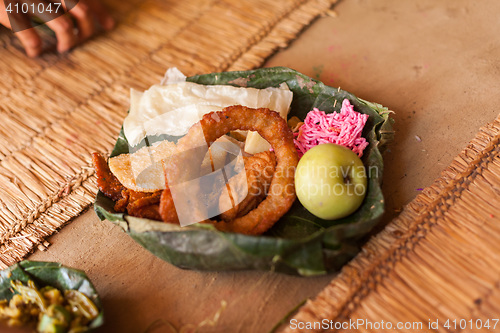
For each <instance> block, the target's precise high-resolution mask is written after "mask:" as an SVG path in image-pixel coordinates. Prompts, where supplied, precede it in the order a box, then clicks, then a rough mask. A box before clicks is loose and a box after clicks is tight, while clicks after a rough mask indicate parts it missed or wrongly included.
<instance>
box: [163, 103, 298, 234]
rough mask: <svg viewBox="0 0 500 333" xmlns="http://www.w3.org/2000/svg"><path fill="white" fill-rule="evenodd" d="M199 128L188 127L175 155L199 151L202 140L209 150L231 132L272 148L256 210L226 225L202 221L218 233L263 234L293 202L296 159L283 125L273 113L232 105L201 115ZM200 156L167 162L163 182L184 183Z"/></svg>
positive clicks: (280, 119) (218, 222) (198, 161)
mask: <svg viewBox="0 0 500 333" xmlns="http://www.w3.org/2000/svg"><path fill="white" fill-rule="evenodd" d="M199 125H200V126H198V125H195V126H193V127H191V129H190V130H189V132H188V133H187V135H186V136H184V137H183V138H181V139H180V140H179V141H178V143H177V147H178V149H179V150H178V151H179V152H182V151H186V150H189V149H192V148H193V147H199V145H200V143H204V141H203V140H205V141H206V143H207V144H208V146H210V145H211V144H212V143H213V142H215V140H217V139H218V138H219V137H221V136H222V135H224V134H226V133H228V132H230V131H234V130H249V131H256V132H258V133H259V134H260V135H261V136H262V137H263V138H264V139H265V140H267V141H268V142H269V144H270V145H271V147H272V148H273V150H274V153H275V155H276V161H277V164H276V169H275V173H274V176H273V179H272V181H271V184H270V188H269V192H268V195H267V197H266V198H265V199H264V200H263V201H262V202H261V203H260V204H259V206H258V207H257V208H255V209H253V210H252V211H250V212H249V213H248V214H246V215H244V216H242V217H239V218H236V219H235V220H233V221H230V222H225V221H213V220H209V221H205V222H210V223H213V224H214V226H215V227H216V228H217V229H218V230H221V231H228V232H237V233H243V234H250V235H258V234H262V233H264V232H265V231H267V230H268V229H269V228H270V227H271V226H273V224H274V223H276V222H277V221H278V220H279V219H280V218H281V217H282V216H283V215H284V214H285V213H286V212H287V211H288V210H289V209H290V207H291V206H292V204H293V202H294V201H295V198H296V195H295V186H294V174H295V168H296V166H297V163H298V157H297V152H296V150H295V146H294V144H293V135H292V132H291V131H290V129H289V127H288V125H287V123H286V121H285V120H284V119H283V118H281V117H280V115H279V114H278V113H277V112H275V111H271V110H269V109H266V108H260V109H252V108H247V107H244V106H241V105H234V106H229V107H227V108H224V109H223V110H222V111H219V112H211V113H208V114H206V115H204V116H203V118H202V120H201V121H200V123H199ZM207 149H208V147H207ZM203 156H204V154H191V156H190V157H189V158H187V159H186V158H184V159H183V158H178V159H176V160H173V161H171V162H170V165H169V167H168V168H167V179H170V180H175V181H178V182H182V181H185V180H188V177H189V174H191V175H192V174H193V173H191V171H195V170H194V169H195V168H196V167H197V166H199V165H200V164H201V159H202V157H203ZM198 159H199V160H198ZM183 175H188V176H185V177H183ZM196 208H197V207H193V209H196Z"/></svg>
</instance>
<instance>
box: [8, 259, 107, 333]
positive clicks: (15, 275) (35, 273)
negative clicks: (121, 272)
mask: <svg viewBox="0 0 500 333" xmlns="http://www.w3.org/2000/svg"><path fill="white" fill-rule="evenodd" d="M29 280H31V281H33V282H35V284H36V286H37V287H38V288H43V287H45V286H51V287H54V288H57V289H59V290H60V291H62V292H64V291H66V290H77V291H79V292H81V293H83V294H85V295H86V296H87V297H88V298H89V299H90V300H91V301H92V302H93V303H94V304H95V305H96V306H97V308H98V309H99V315H98V316H97V318H95V319H94V320H93V321H92V322H90V324H89V326H88V328H89V331H91V330H93V329H95V328H97V327H99V326H101V325H102V324H103V323H104V313H103V310H102V304H101V301H100V299H99V295H98V294H97V291H96V289H95V288H94V286H93V285H92V282H91V281H90V279H89V278H88V276H87V275H86V274H85V272H83V271H81V270H78V269H74V268H69V267H65V266H63V265H61V264H60V263H56V262H43V261H29V260H24V261H21V262H19V263H17V264H14V265H12V266H10V267H8V268H6V269H4V270H2V271H0V300H3V299H6V300H10V299H11V298H12V296H14V294H15V292H14V290H13V289H12V287H11V281H21V282H22V283H23V284H24V285H26V284H27V283H28V281H29Z"/></svg>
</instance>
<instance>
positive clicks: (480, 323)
mask: <svg viewBox="0 0 500 333" xmlns="http://www.w3.org/2000/svg"><path fill="white" fill-rule="evenodd" d="M498 321H499V319H487V320H481V319H476V320H473V319H469V320H465V319H454V320H451V319H448V320H447V321H446V322H445V323H444V325H443V327H444V328H447V329H449V330H456V329H462V330H465V329H470V330H473V329H481V328H483V329H487V330H490V329H491V330H494V329H496V327H497V324H498Z"/></svg>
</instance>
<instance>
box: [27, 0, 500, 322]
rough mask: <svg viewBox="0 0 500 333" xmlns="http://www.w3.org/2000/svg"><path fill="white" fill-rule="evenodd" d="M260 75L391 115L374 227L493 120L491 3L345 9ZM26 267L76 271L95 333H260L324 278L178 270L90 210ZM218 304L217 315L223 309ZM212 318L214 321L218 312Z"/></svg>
mask: <svg viewBox="0 0 500 333" xmlns="http://www.w3.org/2000/svg"><path fill="white" fill-rule="evenodd" d="M335 11H336V13H337V14H338V16H337V17H323V18H320V19H318V20H317V21H316V22H314V23H313V24H312V25H311V26H310V27H308V28H307V29H306V30H305V31H304V32H303V33H302V34H301V35H300V37H299V38H298V39H297V40H296V41H294V42H293V43H292V44H291V45H290V47H289V48H287V49H285V50H282V51H280V52H278V53H277V54H275V55H274V56H273V57H272V58H270V59H269V61H268V62H267V64H266V66H277V65H279V66H288V67H291V68H294V69H296V70H299V71H300V72H302V73H304V74H306V75H309V76H312V77H316V78H318V79H320V80H322V81H323V82H324V83H326V84H328V85H331V86H335V87H337V86H340V87H342V88H343V89H345V90H347V91H350V92H352V93H354V94H355V95H357V96H359V97H361V98H363V99H366V100H369V101H373V102H378V103H380V104H383V105H384V106H387V107H389V108H390V109H391V110H394V111H395V114H394V119H395V120H396V125H395V129H396V137H395V142H394V144H393V145H392V147H391V148H390V150H389V151H387V152H386V154H385V156H384V159H385V163H386V168H385V171H384V177H385V178H384V179H385V180H384V188H383V190H384V194H385V196H386V202H387V213H386V215H385V217H384V221H383V222H384V223H387V222H389V221H390V220H391V218H393V217H394V216H396V215H397V213H398V211H400V209H401V208H402V207H403V206H404V205H405V204H407V203H408V202H410V201H411V200H412V199H413V198H414V197H415V195H416V194H417V193H418V189H419V188H423V187H425V186H426V185H429V184H431V183H432V181H433V180H434V179H435V178H437V177H438V176H439V173H440V171H441V170H442V169H444V167H445V166H446V165H448V164H449V163H450V161H451V160H452V159H453V157H454V156H455V155H457V154H458V153H459V152H460V150H461V149H462V148H463V147H464V146H465V145H466V144H467V142H468V141H470V140H471V139H472V138H473V137H474V134H475V133H476V132H477V130H478V129H479V127H480V126H482V125H484V124H486V123H487V122H489V121H492V120H493V119H494V118H495V117H496V116H497V115H498V107H497V105H496V104H497V103H496V101H497V100H498V97H499V95H500V90H499V89H498V88H499V84H498V78H499V77H500V60H499V59H500V38H499V37H498V31H500V29H499V28H500V27H499V22H498V13H499V12H500V3H499V2H497V1H494V0H487V1H483V2H481V3H480V4H478V3H475V2H472V1H465V0H454V1H439V2H437V1H433V0H421V1H419V2H410V1H398V0H344V1H342V2H341V3H340V4H339V5H338V6H336V8H335ZM49 242H50V243H51V244H52V245H51V246H50V247H49V249H48V250H47V251H45V252H41V251H37V252H35V253H34V254H32V255H31V256H30V257H29V259H32V260H48V261H59V262H62V263H63V264H65V265H69V266H74V267H78V268H81V269H84V270H85V271H86V272H87V273H88V275H89V276H90V277H91V279H92V280H93V282H94V283H95V285H96V287H97V289H98V291H99V293H100V295H101V298H102V300H103V303H104V307H105V315H106V324H105V325H104V326H103V327H102V328H101V329H99V330H97V332H146V331H147V332H176V331H175V330H172V329H170V328H169V327H172V326H173V327H175V328H176V329H177V330H180V329H181V328H184V329H186V328H189V327H195V326H197V325H198V324H200V323H201V322H203V321H204V320H207V319H212V318H213V317H214V315H215V314H216V313H217V312H220V317H219V320H218V322H217V326H216V327H210V326H209V325H206V326H204V327H203V328H202V329H201V330H200V331H202V332H267V331H269V329H271V327H273V325H274V324H275V323H276V322H277V321H278V320H280V319H281V318H282V317H283V316H285V315H286V314H287V313H288V312H289V311H290V310H291V309H292V308H294V307H295V306H296V305H298V304H299V303H300V302H301V301H303V300H304V299H307V298H309V297H314V295H315V294H317V293H318V292H319V291H320V290H321V289H322V288H324V287H325V286H326V284H328V283H329V282H330V280H332V279H333V278H334V275H333V274H331V275H328V276H323V277H316V278H300V277H292V276H286V275H281V274H275V273H268V272H218V273H215V272H211V273H207V272H196V271H185V270H181V269H178V268H176V267H173V266H171V265H170V264H168V263H166V262H163V261H161V260H159V259H158V258H156V257H154V256H153V255H151V254H150V253H149V252H147V251H146V250H144V249H143V248H142V247H141V246H140V245H138V244H137V243H135V242H134V241H133V240H131V239H130V238H129V237H128V236H127V235H126V234H124V233H123V232H122V231H121V230H120V229H119V228H118V227H115V226H113V225H112V224H111V223H109V222H101V221H99V220H98V218H97V217H96V215H95V214H94V212H93V211H91V210H90V211H88V212H86V213H84V214H82V215H81V216H80V217H78V218H76V219H75V220H74V221H72V222H71V223H70V224H69V225H67V226H66V227H64V228H63V229H62V230H61V231H60V232H59V233H58V234H56V235H54V236H53V237H51V238H50V239H49ZM224 303H225V304H226V305H225V306H223V304H224ZM219 310H220V311H219Z"/></svg>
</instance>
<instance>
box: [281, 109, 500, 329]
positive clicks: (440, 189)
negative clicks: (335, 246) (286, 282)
mask: <svg viewBox="0 0 500 333" xmlns="http://www.w3.org/2000/svg"><path fill="white" fill-rule="evenodd" d="M499 277H500V115H499V116H498V117H497V119H496V120H495V121H494V122H492V123H490V124H488V125H486V126H484V127H482V128H481V129H480V131H479V133H478V134H477V135H476V137H475V138H474V139H473V140H472V141H471V142H470V143H469V145H468V146H467V147H466V148H465V149H464V150H463V151H462V152H461V153H460V154H459V155H458V156H457V157H455V159H454V160H453V162H452V163H451V164H450V165H449V166H448V167H447V168H446V169H445V170H444V171H443V173H442V175H441V177H440V178H439V179H437V180H436V181H435V182H434V183H433V184H432V185H431V186H430V187H428V188H426V189H424V191H423V193H421V194H420V195H418V196H417V197H416V198H415V199H414V200H413V201H412V202H411V203H410V204H409V205H408V206H407V207H406V208H405V209H404V210H403V212H402V213H401V214H400V215H399V216H398V217H397V218H396V219H394V220H393V221H391V222H390V223H389V225H387V227H386V228H385V229H384V230H383V231H382V232H380V233H379V234H378V235H377V236H375V237H373V238H372V239H371V240H370V241H369V242H368V243H367V244H366V245H365V246H364V248H363V251H362V252H361V253H360V254H359V255H358V256H357V257H356V258H355V259H354V260H353V261H352V262H350V263H349V264H348V265H346V266H345V267H344V268H343V269H342V271H341V273H340V274H339V275H338V276H337V277H336V278H334V279H333V280H332V281H331V282H330V284H329V285H328V286H327V287H326V288H325V289H324V290H323V291H322V292H321V293H319V294H318V295H317V296H316V298H315V299H314V300H310V301H308V302H307V303H306V304H305V305H304V306H303V307H302V308H301V309H299V311H298V312H297V313H296V314H295V315H294V317H293V318H292V319H294V323H301V324H296V325H294V326H297V327H307V323H309V325H310V326H311V325H313V324H314V323H318V322H319V323H321V322H322V320H324V319H327V322H328V323H329V322H330V320H331V321H332V322H333V323H339V324H337V327H340V325H341V324H342V323H344V327H347V329H340V330H338V331H340V332H374V331H376V332H385V331H387V332H408V333H416V332H462V331H463V332H483V331H484V332H498V331H499V330H500V323H499V322H498V319H499V317H498V315H499V314H500V280H499ZM448 319H450V322H448V324H449V326H448V327H445V325H446V321H447V320H448ZM358 320H360V321H359V323H365V324H363V325H360V327H357V328H356V327H354V326H350V324H351V323H353V322H354V323H356V322H358ZM361 320H363V321H364V322H361ZM453 320H456V327H455V324H454V323H453ZM488 320H489V321H488ZM495 320H496V322H495ZM382 321H383V322H385V323H388V322H390V323H391V324H393V325H394V326H393V329H392V330H391V329H388V328H387V326H385V329H382V328H380V327H381V326H380V325H381V323H382ZM368 322H370V323H371V325H372V326H370V325H369V324H368ZM436 322H437V324H438V325H434V324H435V323H436ZM398 323H401V324H402V326H401V328H399V329H396V325H397V324H398ZM430 323H431V324H432V325H430ZM487 323H488V325H489V328H487V327H485V326H486V325H487ZM376 325H379V326H378V327H379V329H378V330H377V329H374V328H373V327H377V326H376ZM326 326H327V328H328V326H329V324H328V325H326ZM332 326H333V330H331V331H336V330H335V324H333V325H332ZM405 326H406V328H405ZM481 326H483V327H482V330H481V329H480V328H481ZM494 326H495V328H493V327H494ZM352 328H354V329H352ZM282 331H283V332H323V330H322V328H321V327H320V325H316V329H314V328H313V329H304V330H301V329H298V330H294V329H292V325H289V326H288V327H283V330H282Z"/></svg>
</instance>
